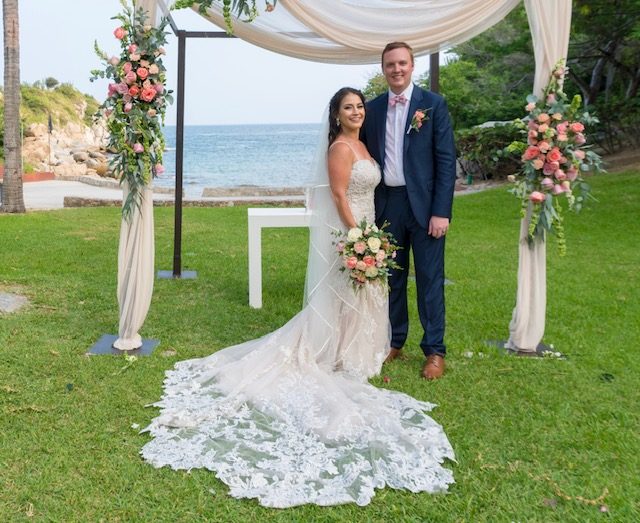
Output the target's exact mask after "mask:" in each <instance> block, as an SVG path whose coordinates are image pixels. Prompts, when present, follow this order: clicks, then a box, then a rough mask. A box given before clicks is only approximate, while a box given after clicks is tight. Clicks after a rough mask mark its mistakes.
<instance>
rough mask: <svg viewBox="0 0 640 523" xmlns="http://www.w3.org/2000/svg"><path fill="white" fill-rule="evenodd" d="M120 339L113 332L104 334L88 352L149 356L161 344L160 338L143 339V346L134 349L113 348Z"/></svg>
mask: <svg viewBox="0 0 640 523" xmlns="http://www.w3.org/2000/svg"><path fill="white" fill-rule="evenodd" d="M117 339H118V336H115V335H113V334H103V335H102V337H101V338H100V339H99V340H98V341H97V342H96V343H95V345H93V346H92V347H91V348H90V349H89V350H88V351H87V354H93V355H100V356H102V355H105V354H108V355H112V356H121V355H122V354H128V355H129V356H149V355H150V354H151V353H152V352H153V349H155V348H156V347H157V346H158V345H159V344H160V340H145V339H143V340H142V347H139V348H137V349H134V350H118V349H114V348H113V343H114V342H115V341H116V340H117Z"/></svg>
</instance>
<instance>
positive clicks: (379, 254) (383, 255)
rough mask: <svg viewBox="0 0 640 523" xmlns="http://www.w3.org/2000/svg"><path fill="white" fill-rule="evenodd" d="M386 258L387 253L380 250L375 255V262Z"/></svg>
mask: <svg viewBox="0 0 640 523" xmlns="http://www.w3.org/2000/svg"><path fill="white" fill-rule="evenodd" d="M386 257H387V253H386V252H384V251H383V250H382V249H380V250H379V251H378V252H377V253H376V261H379V262H381V261H384V259H385V258H386Z"/></svg>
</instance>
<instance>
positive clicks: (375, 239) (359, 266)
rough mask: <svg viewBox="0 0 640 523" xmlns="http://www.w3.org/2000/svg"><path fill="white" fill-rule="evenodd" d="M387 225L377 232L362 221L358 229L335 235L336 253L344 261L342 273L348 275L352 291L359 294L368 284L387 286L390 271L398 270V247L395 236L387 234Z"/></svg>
mask: <svg viewBox="0 0 640 523" xmlns="http://www.w3.org/2000/svg"><path fill="white" fill-rule="evenodd" d="M386 226H388V223H385V224H384V225H382V227H380V228H378V227H377V226H376V225H375V224H369V223H367V221H366V220H365V219H363V220H362V221H361V222H360V223H359V224H358V225H357V226H356V227H352V228H351V229H349V230H348V231H347V234H346V236H344V233H342V232H340V231H337V232H335V233H334V235H335V236H336V237H337V241H335V242H334V245H335V246H336V252H337V254H338V256H339V257H340V258H341V262H342V263H341V267H340V270H341V271H347V272H348V274H349V278H350V279H351V283H352V285H353V288H354V289H355V290H356V291H357V290H358V289H360V288H361V287H362V286H363V285H365V284H367V283H374V282H379V283H381V284H383V285H387V283H388V278H389V270H390V269H398V268H400V266H399V265H398V264H397V263H396V261H395V258H396V251H397V250H398V246H397V243H396V240H395V239H394V237H393V235H392V234H391V233H389V232H387V231H385V230H384V228H385V227H386Z"/></svg>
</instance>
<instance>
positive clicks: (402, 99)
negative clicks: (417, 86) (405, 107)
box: [389, 94, 407, 107]
mask: <svg viewBox="0 0 640 523" xmlns="http://www.w3.org/2000/svg"><path fill="white" fill-rule="evenodd" d="M406 103H407V97H406V96H405V95H403V94H397V95H396V96H394V97H393V98H389V105H390V106H391V107H394V106H395V105H396V104H406Z"/></svg>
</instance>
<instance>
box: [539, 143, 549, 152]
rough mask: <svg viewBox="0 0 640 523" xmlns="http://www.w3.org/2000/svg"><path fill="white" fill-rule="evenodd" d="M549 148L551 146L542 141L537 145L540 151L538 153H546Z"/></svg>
mask: <svg viewBox="0 0 640 523" xmlns="http://www.w3.org/2000/svg"><path fill="white" fill-rule="evenodd" d="M549 147H551V145H549V142H547V141H545V140H542V141H541V142H540V143H538V148H539V149H540V152H543V153H546V152H547V151H548V150H549Z"/></svg>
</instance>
